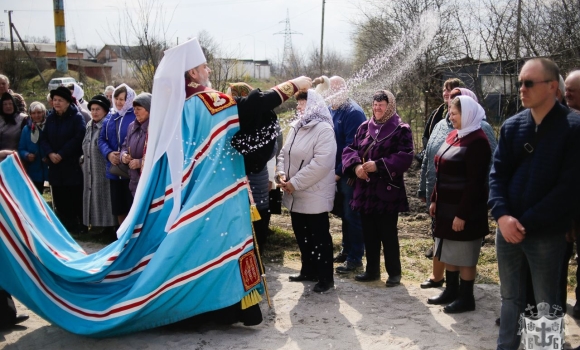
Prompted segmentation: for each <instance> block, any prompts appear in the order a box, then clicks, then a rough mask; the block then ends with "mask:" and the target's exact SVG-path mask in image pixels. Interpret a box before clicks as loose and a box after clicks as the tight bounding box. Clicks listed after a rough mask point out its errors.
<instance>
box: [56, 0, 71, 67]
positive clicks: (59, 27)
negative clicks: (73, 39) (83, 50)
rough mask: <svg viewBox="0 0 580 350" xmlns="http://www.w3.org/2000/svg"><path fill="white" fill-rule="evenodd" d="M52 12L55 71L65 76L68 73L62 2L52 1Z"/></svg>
mask: <svg viewBox="0 0 580 350" xmlns="http://www.w3.org/2000/svg"><path fill="white" fill-rule="evenodd" d="M53 10H54V39H55V40H54V41H55V46H56V70H57V71H58V72H59V73H61V74H66V73H68V56H67V52H66V31H65V26H64V0H54V1H53Z"/></svg>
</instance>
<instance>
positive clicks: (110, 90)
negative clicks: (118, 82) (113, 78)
mask: <svg viewBox="0 0 580 350" xmlns="http://www.w3.org/2000/svg"><path fill="white" fill-rule="evenodd" d="M113 92H115V87H114V86H112V85H109V86H107V87H106V88H105V96H106V97H107V100H109V102H111V106H112V105H113Z"/></svg>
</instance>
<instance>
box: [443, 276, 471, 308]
mask: <svg viewBox="0 0 580 350" xmlns="http://www.w3.org/2000/svg"><path fill="white" fill-rule="evenodd" d="M474 282H475V281H474V280H471V281H466V280H463V279H462V280H461V283H460V284H459V297H457V299H456V300H455V301H454V302H452V303H451V304H449V305H447V306H445V307H444V308H443V312H445V313H447V314H458V313H461V312H466V311H473V310H475V297H474V296H473V283H474Z"/></svg>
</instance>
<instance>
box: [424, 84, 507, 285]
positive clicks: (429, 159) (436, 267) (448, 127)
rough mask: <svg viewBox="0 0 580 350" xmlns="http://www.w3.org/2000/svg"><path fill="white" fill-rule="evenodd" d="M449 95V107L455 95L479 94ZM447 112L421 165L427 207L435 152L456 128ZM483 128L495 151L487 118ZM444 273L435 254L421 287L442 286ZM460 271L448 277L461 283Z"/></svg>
mask: <svg viewBox="0 0 580 350" xmlns="http://www.w3.org/2000/svg"><path fill="white" fill-rule="evenodd" d="M447 95H448V96H447V99H446V101H447V106H448V107H447V109H448V108H449V105H450V103H451V101H452V100H453V99H454V98H455V97H457V96H460V95H461V96H469V97H471V98H472V99H473V100H474V101H476V102H477V96H476V95H475V94H474V93H473V92H472V91H471V90H469V89H465V88H454V89H452V90H451V91H449V93H448V94H447ZM444 98H445V92H444ZM445 114H446V115H445V117H444V118H443V120H441V121H439V122H438V123H437V124H436V125H435V127H434V128H433V131H432V133H431V137H430V138H429V142H428V143H427V147H426V148H425V157H424V158H423V164H422V165H421V182H420V184H419V198H421V199H422V200H424V201H425V202H426V204H427V208H429V206H430V205H431V202H430V199H431V194H432V193H433V189H434V187H435V179H436V174H435V163H434V159H435V154H437V151H438V150H439V148H440V147H441V145H442V144H443V143H445V139H446V138H447V135H449V133H450V132H452V131H453V130H454V129H453V124H452V123H451V121H450V120H449V114H448V113H447V112H446V113H445ZM481 128H482V130H483V131H484V132H485V134H486V136H487V138H488V140H489V144H490V146H491V150H492V152H493V150H495V147H496V146H497V141H496V138H495V133H494V131H493V128H492V127H491V125H489V124H488V123H487V122H486V121H485V119H484V120H482V121H481ZM490 165H491V164H490ZM432 220H433V222H432V227H434V225H435V219H432ZM444 273H445V264H443V263H442V262H440V261H439V259H438V258H437V257H436V256H434V257H433V271H432V273H431V276H429V278H428V279H427V280H426V281H425V282H423V283H421V288H436V287H441V286H442V285H443V283H444V282H445V278H444ZM458 273H459V272H452V273H451V274H450V276H449V277H448V278H452V279H454V281H457V283H459V275H458ZM452 283H453V282H452Z"/></svg>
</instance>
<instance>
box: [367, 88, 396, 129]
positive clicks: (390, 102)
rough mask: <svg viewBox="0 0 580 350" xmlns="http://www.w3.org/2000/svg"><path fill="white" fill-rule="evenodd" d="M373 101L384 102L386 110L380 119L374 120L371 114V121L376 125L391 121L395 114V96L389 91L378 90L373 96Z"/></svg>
mask: <svg viewBox="0 0 580 350" xmlns="http://www.w3.org/2000/svg"><path fill="white" fill-rule="evenodd" d="M373 101H386V102H387V109H386V110H385V115H383V117H382V118H381V119H377V118H375V116H374V114H373V119H374V120H375V122H377V123H384V122H386V121H387V120H389V119H391V117H392V116H393V115H395V113H397V101H396V100H395V95H393V93H392V92H390V91H389V90H378V91H377V92H375V94H374V95H373Z"/></svg>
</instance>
